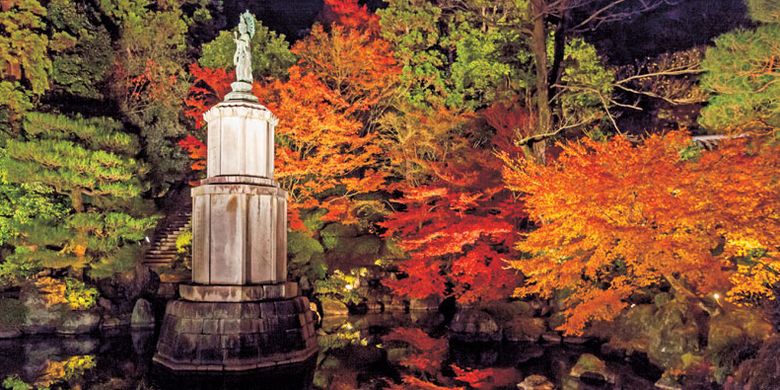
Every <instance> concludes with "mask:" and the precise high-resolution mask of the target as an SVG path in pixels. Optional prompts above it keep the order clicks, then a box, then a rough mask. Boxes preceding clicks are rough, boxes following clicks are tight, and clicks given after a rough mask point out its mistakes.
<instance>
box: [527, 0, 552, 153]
mask: <svg viewBox="0 0 780 390" xmlns="http://www.w3.org/2000/svg"><path fill="white" fill-rule="evenodd" d="M529 7H530V10H531V12H530V14H531V17H532V18H533V30H532V32H531V50H532V51H533V55H534V65H535V68H536V119H537V120H536V129H535V131H534V133H535V134H545V133H549V132H551V131H552V112H551V111H550V94H549V91H550V85H549V72H548V69H547V28H546V25H545V13H546V4H545V0H531V2H530V3H529ZM546 148H547V141H546V140H540V141H537V142H534V143H533V149H534V155H535V157H536V159H537V160H538V161H539V162H544V154H545V150H546Z"/></svg>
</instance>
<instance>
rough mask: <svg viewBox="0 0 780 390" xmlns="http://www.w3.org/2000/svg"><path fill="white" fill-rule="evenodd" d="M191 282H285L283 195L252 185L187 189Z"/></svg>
mask: <svg viewBox="0 0 780 390" xmlns="http://www.w3.org/2000/svg"><path fill="white" fill-rule="evenodd" d="M192 198H193V199H192V208H193V210H192V211H193V213H192V281H193V283H195V284H204V285H205V284H216V285H247V284H263V283H269V284H275V283H282V282H285V281H286V280H287V193H286V192H285V191H284V190H282V189H280V188H278V187H266V186H259V185H254V184H232V183H223V184H207V185H201V186H199V187H195V188H193V189H192Z"/></svg>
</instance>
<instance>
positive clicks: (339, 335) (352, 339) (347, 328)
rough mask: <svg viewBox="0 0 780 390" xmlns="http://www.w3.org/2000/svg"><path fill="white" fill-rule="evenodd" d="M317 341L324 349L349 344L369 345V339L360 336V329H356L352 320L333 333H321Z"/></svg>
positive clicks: (337, 347)
mask: <svg viewBox="0 0 780 390" xmlns="http://www.w3.org/2000/svg"><path fill="white" fill-rule="evenodd" d="M317 342H318V343H319V345H320V348H321V349H322V350H323V351H327V350H329V349H339V348H344V347H346V346H347V345H362V346H366V345H368V340H367V339H365V338H362V337H360V329H355V327H354V326H353V325H352V323H350V322H346V323H344V324H343V325H341V326H340V327H339V328H338V329H336V330H335V331H334V332H332V333H327V334H324V335H320V336H319V337H318V338H317Z"/></svg>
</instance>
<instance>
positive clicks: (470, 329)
mask: <svg viewBox="0 0 780 390" xmlns="http://www.w3.org/2000/svg"><path fill="white" fill-rule="evenodd" d="M450 331H451V332H452V336H453V338H454V339H456V340H458V341H463V342H489V341H500V340H501V338H502V334H501V328H499V326H498V324H496V321H495V320H494V319H493V317H491V316H490V314H488V313H486V312H484V311H482V310H476V309H469V310H463V311H459V312H458V313H457V314H455V317H454V318H453V319H452V323H451V324H450Z"/></svg>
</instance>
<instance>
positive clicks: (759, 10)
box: [747, 0, 780, 23]
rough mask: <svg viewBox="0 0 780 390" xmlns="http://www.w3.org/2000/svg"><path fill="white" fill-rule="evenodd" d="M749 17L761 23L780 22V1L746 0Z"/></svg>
mask: <svg viewBox="0 0 780 390" xmlns="http://www.w3.org/2000/svg"><path fill="white" fill-rule="evenodd" d="M747 5H748V10H749V11H750V17H751V18H752V19H753V20H755V21H757V22H763V23H780V3H778V2H777V0H747Z"/></svg>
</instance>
